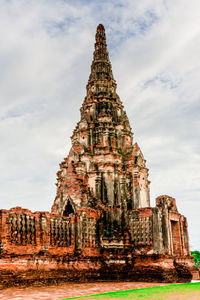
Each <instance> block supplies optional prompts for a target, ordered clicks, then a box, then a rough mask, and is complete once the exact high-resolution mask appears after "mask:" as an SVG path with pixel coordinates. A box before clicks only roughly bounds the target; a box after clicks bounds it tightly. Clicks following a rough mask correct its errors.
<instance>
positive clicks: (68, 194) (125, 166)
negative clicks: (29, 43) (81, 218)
mask: <svg viewBox="0 0 200 300" xmlns="http://www.w3.org/2000/svg"><path fill="white" fill-rule="evenodd" d="M116 86H117V85H116V82H115V80H114V77H113V73H112V66H111V63H110V60H109V55H108V51H107V45H106V35H105V29H104V26H103V25H101V24H100V25H99V26H98V27H97V32H96V41H95V50H94V54H93V61H92V65H91V74H90V76H89V80H88V84H87V87H86V90H87V94H86V97H85V99H84V102H83V104H82V107H81V109H80V111H81V120H80V121H79V122H78V124H77V126H76V128H75V130H74V132H73V135H72V137H71V140H72V147H71V150H70V153H69V155H68V157H67V158H66V159H65V160H64V161H63V162H62V163H61V164H60V167H61V170H60V171H59V172H58V183H57V185H58V191H57V196H56V199H55V202H54V205H53V207H52V212H56V213H59V214H61V215H67V214H69V213H71V212H73V211H76V210H77V209H79V208H80V207H85V206H92V207H95V206H101V207H107V208H108V207H109V208H116V209H117V208H118V209H120V211H121V210H123V211H124V212H125V211H126V210H132V209H135V208H142V207H149V206H150V199H149V183H150V182H149V181H148V169H147V168H146V166H145V160H144V158H143V155H142V153H141V150H140V148H139V146H138V145H137V144H133V133H132V130H131V127H130V124H129V120H128V118H127V115H126V112H125V110H124V108H123V105H122V102H121V100H120V98H119V96H118V95H117V93H116ZM118 213H119V212H118ZM119 214H120V213H119Z"/></svg>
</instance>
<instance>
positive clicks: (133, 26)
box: [0, 0, 200, 248]
mask: <svg viewBox="0 0 200 300" xmlns="http://www.w3.org/2000/svg"><path fill="white" fill-rule="evenodd" d="M199 10H200V2H199V1H196V0H194V1H193V2H192V4H191V2H188V1H187V0H178V1H173V0H166V1H161V0H150V1H149V0H148V1H147V0H142V1H132V0H127V1H122V0H118V1H101V2H99V1H73V2H71V1H64V0H54V1H53V0H52V1H51V0H50V1H47V0H40V1H32V0H30V1H25V0H20V1H16V0H11V1H7V0H2V1H1V3H0V37H1V47H0V65H1V69H0V99H1V100H0V103H1V112H0V139H1V156H0V162H1V181H0V189H1V196H2V200H1V203H2V204H1V207H2V208H10V207H13V206H16V205H20V206H23V207H27V208H30V209H32V210H49V209H50V207H51V205H52V203H53V200H54V196H55V185H54V183H55V178H56V175H55V174H56V171H57V169H58V164H59V162H60V161H61V160H62V158H63V157H64V156H67V153H68V150H69V148H70V139H69V137H70V136H71V133H72V131H73V128H74V127H75V125H76V122H77V121H78V120H79V107H80V106H81V104H82V101H83V99H84V96H85V85H86V83H87V79H88V76H89V72H90V64H91V60H92V52H93V43H94V34H95V29H96V26H97V25H98V23H103V24H104V25H105V27H106V32H107V43H108V48H109V50H110V56H111V61H112V65H113V71H114V76H115V78H116V80H117V83H118V93H119V95H120V97H121V100H122V101H123V103H124V106H125V109H126V111H127V114H128V116H129V118H130V123H131V126H132V128H133V131H134V132H135V140H137V141H138V143H139V145H140V146H141V149H142V151H143V153H144V156H145V158H146V159H147V166H148V167H149V168H150V180H151V181H152V184H151V194H152V204H153V201H154V200H153V199H154V198H155V197H156V196H157V195H158V194H166V193H168V194H170V195H172V196H175V197H176V198H177V205H178V207H179V208H180V211H181V212H182V213H184V214H185V215H186V216H187V217H188V222H189V228H190V235H191V244H192V247H193V248H200V240H199V237H198V233H197V230H196V228H197V227H198V226H197V225H198V224H199V222H198V214H197V210H199V207H198V205H199V204H198V203H199V197H200V188H199V182H200V171H199V163H200V156H199V149H200V142H199V140H200V139H199V135H200V132H199V130H200V129H199V128H200V126H199V125H200V124H199V123H200V121H199V113H200V104H199V97H200V85H199V77H200V76H199V75H200V60H199V53H200V19H199Z"/></svg>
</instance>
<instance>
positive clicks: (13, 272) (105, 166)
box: [0, 25, 192, 286]
mask: <svg viewBox="0 0 200 300" xmlns="http://www.w3.org/2000/svg"><path fill="white" fill-rule="evenodd" d="M71 140H72V147H71V150H70V152H69V155H68V156H67V158H65V159H64V161H63V162H62V163H61V164H60V171H59V172H58V173H57V175H58V179H57V195H56V199H55V201H54V204H53V206H52V211H51V213H49V212H34V213H33V212H31V211H29V210H28V209H22V208H20V207H15V208H12V209H10V210H1V211H0V247H1V248H0V249H1V250H0V251H1V252H0V253H1V254H0V276H1V280H0V281H1V284H2V285H3V286H9V285H14V284H20V283H21V284H22V283H26V284H30V283H33V282H35V281H40V283H41V282H44V283H47V282H52V281H59V280H68V281H69V280H98V279H100V280H106V279H107V280H111V279H112V280H114V279H118V280H119V279H121V280H140V281H166V282H173V281H174V282H177V281H179V282H180V281H190V280H191V271H192V259H191V257H190V249H189V241H188V230H187V220H186V218H185V217H184V216H182V215H180V214H179V213H178V210H177V207H176V202H175V199H174V198H172V197H170V196H167V195H162V196H159V197H157V199H156V206H155V207H151V206H150V196H149V184H150V181H149V180H148V169H147V167H146V161H145V159H144V157H143V154H142V152H141V150H140V148H139V146H138V144H137V143H135V144H133V133H132V130H131V127H130V124H129V120H128V118H127V115H126V113H125V111H124V109H123V105H122V102H121V100H120V98H119V96H118V95H117V93H116V82H115V80H114V77H113V73H112V68H111V63H110V60H109V56H108V51H107V46H106V36H105V29H104V27H103V25H99V26H98V27H97V32H96V42H95V50H94V56H93V62H92V66H91V74H90V76H89V81H88V84H87V93H86V97H85V99H84V102H83V105H82V107H81V119H80V121H79V123H78V124H77V126H76V128H75V130H74V132H73V135H72V137H71ZM163 172H164V171H163Z"/></svg>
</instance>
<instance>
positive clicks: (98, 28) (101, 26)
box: [97, 24, 105, 31]
mask: <svg viewBox="0 0 200 300" xmlns="http://www.w3.org/2000/svg"><path fill="white" fill-rule="evenodd" d="M97 31H105V28H104V26H103V25H102V24H99V25H98V26H97Z"/></svg>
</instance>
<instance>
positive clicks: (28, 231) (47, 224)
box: [0, 207, 75, 254]
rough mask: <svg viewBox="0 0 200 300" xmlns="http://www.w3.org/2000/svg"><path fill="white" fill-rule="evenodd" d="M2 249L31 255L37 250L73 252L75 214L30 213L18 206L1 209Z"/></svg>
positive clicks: (7, 251) (0, 232) (5, 251)
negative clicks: (64, 215) (61, 215)
mask: <svg viewBox="0 0 200 300" xmlns="http://www.w3.org/2000/svg"><path fill="white" fill-rule="evenodd" d="M0 220H1V227H0V238H1V251H3V252H4V253H13V254H33V253H38V252H39V251H51V252H55V250H56V251H57V252H60V251H61V252H63V251H65V252H72V251H73V250H74V247H75V226H74V216H71V217H70V218H69V217H68V218H67V217H60V216H56V215H52V214H50V213H48V212H35V213H32V212H31V211H30V210H28V209H22V208H21V207H16V208H12V209H10V210H1V211H0Z"/></svg>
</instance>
